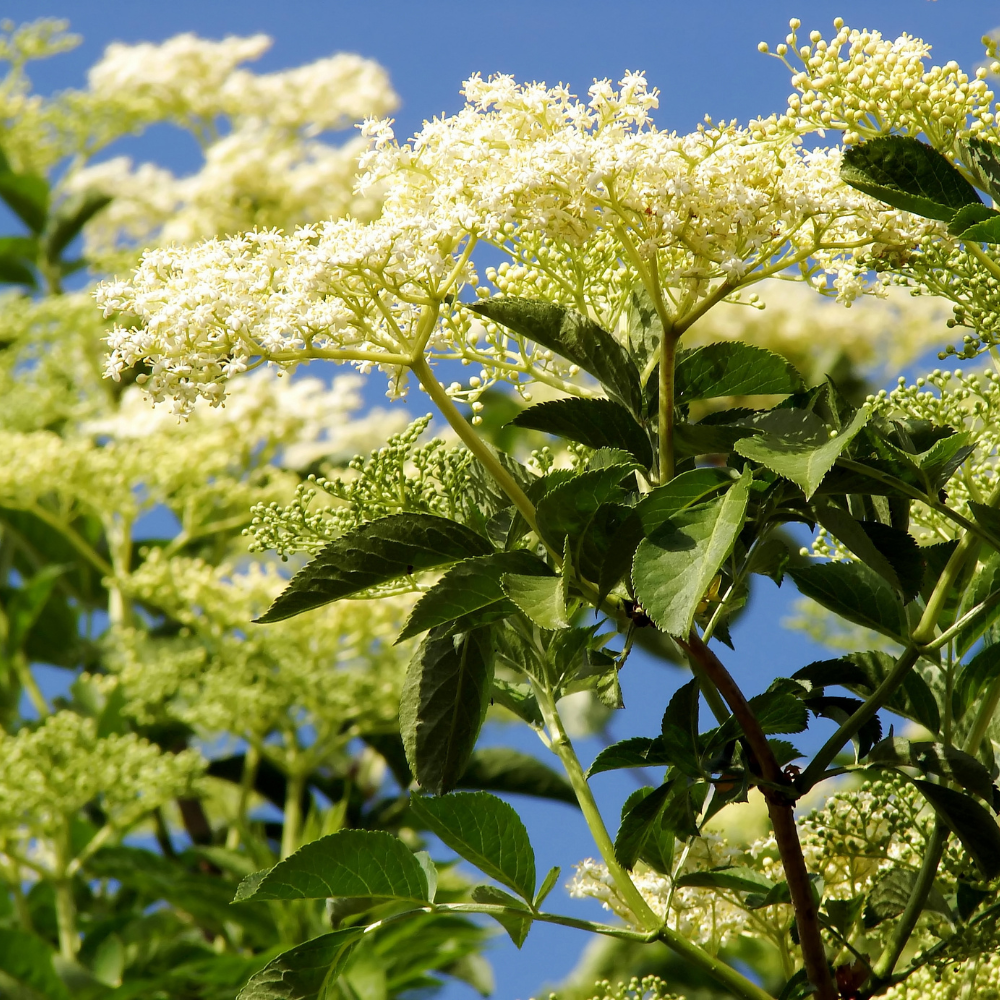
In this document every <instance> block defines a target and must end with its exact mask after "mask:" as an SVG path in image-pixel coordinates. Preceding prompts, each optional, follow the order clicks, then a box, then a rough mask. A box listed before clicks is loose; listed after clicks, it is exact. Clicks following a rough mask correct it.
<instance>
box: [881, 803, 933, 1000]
mask: <svg viewBox="0 0 1000 1000" xmlns="http://www.w3.org/2000/svg"><path fill="white" fill-rule="evenodd" d="M947 842H948V828H947V827H946V826H945V825H944V823H942V822H941V821H940V820H938V821H937V822H936V823H935V824H934V830H933V832H932V833H931V839H930V841H929V842H928V844H927V848H926V851H925V853H924V860H923V864H922V865H921V866H920V872H919V873H918V874H917V881H916V882H915V883H914V885H913V890H912V892H911V893H910V898H909V899H908V900H907V901H906V908H905V909H904V910H903V912H902V914H900V917H899V920H898V921H897V922H896V926H895V927H894V928H893V929H892V934H890V935H889V940H888V941H887V942H886V945H885V948H884V949H883V950H882V954H881V955H880V956H879V960H878V961H877V962H876V963H875V965H874V967H873V968H872V979H873V980H874V983H873V984H872V985H875V984H881V983H883V982H884V981H885V980H886V978H887V977H889V976H891V975H892V970H893V969H895V968H896V963H897V962H898V961H899V956H900V955H902V954H903V949H904V948H905V947H906V943H907V942H908V941H909V940H910V935H911V934H912V933H913V929H914V928H915V927H916V926H917V921H918V920H919V919H920V914H921V913H922V912H923V909H924V903H925V902H926V901H927V895H928V893H930V891H931V888H932V887H933V885H934V878H935V876H936V875H937V870H938V865H939V864H940V863H941V855H942V854H944V848H945V844H946V843H947Z"/></svg>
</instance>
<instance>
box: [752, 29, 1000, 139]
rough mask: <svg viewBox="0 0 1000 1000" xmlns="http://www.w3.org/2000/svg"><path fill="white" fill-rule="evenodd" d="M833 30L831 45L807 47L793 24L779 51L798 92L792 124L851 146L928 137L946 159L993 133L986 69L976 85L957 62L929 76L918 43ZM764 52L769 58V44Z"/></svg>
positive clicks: (817, 35) (817, 36)
mask: <svg viewBox="0 0 1000 1000" xmlns="http://www.w3.org/2000/svg"><path fill="white" fill-rule="evenodd" d="M833 26H834V30H835V31H836V34H835V35H834V36H833V37H832V38H830V39H824V38H823V35H822V32H820V31H817V30H813V31H810V32H809V37H808V41H807V40H806V39H804V38H800V37H799V34H798V29H799V28H800V27H801V22H800V21H799V19H798V18H792V20H791V21H790V22H789V27H790V28H791V32H790V33H789V34H788V36H787V37H786V38H785V41H784V42H783V43H782V44H780V45H778V46H777V47H776V49H775V54H776V55H777V56H778V58H780V59H781V60H782V61H783V62H784V63H785V65H787V66H788V67H789V69H790V70H791V71H792V86H793V87H794V88H795V90H796V91H798V93H797V94H793V95H792V96H791V97H789V99H788V111H787V113H786V115H785V116H784V118H785V120H786V121H787V122H788V123H789V124H791V123H794V124H795V125H796V126H797V127H801V126H803V125H805V126H809V127H812V128H816V129H828V128H830V129H843V130H844V142H845V143H846V144H848V145H850V144H852V143H856V142H860V141H861V140H862V139H870V138H872V137H874V136H877V135H887V134H889V133H893V132H902V133H907V134H909V135H920V134H923V135H924V136H926V139H927V141H929V142H930V143H931V145H932V146H934V147H935V148H936V149H940V150H944V151H953V150H954V148H955V139H956V138H958V137H959V136H961V135H963V134H969V133H976V132H981V131H983V130H987V129H989V130H992V128H993V126H994V125H995V123H996V108H995V107H994V106H993V105H992V102H993V96H994V95H993V91H992V90H990V88H989V85H988V84H987V83H986V77H987V75H988V71H987V69H986V67H980V68H978V69H977V70H976V71H975V73H974V75H973V76H972V77H970V76H969V74H967V73H964V72H962V70H961V68H960V67H959V65H958V64H957V63H956V62H954V61H951V62H948V63H945V65H944V66H931V67H930V68H927V67H926V65H925V64H926V61H927V59H928V57H929V56H930V51H931V47H930V46H929V45H928V44H927V43H926V42H924V41H922V40H921V39H919V38H914V37H912V36H911V35H906V34H903V35H900V36H899V37H898V38H896V39H894V40H891V41H890V40H889V39H887V38H884V37H883V36H882V35H881V34H880V33H879V32H878V31H870V30H867V29H865V30H863V31H858V30H857V29H851V28H849V27H847V26H846V25H845V24H844V22H843V19H842V18H839V17H838V18H837V19H836V20H835V21H834V22H833ZM759 48H760V49H761V51H762V52H768V51H769V48H768V46H767V45H766V43H761V45H760V46H759ZM795 59H797V60H798V62H799V63H800V64H801V68H796V67H795V66H794V65H793V64H792V62H791V60H795Z"/></svg>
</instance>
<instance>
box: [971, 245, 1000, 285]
mask: <svg viewBox="0 0 1000 1000" xmlns="http://www.w3.org/2000/svg"><path fill="white" fill-rule="evenodd" d="M965 249H966V251H967V252H968V253H970V254H971V255H972V256H973V257H975V258H976V260H978V261H979V263H980V264H982V265H983V267H985V268H986V270H987V271H989V272H990V274H992V275H993V277H994V278H998V279H1000V264H997V262H996V261H995V260H994V259H993V258H992V257H990V256H989V254H987V253H986V252H985V251H984V250H983V248H982V247H980V246H979V244H978V243H966V244H965Z"/></svg>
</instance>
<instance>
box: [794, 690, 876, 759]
mask: <svg viewBox="0 0 1000 1000" xmlns="http://www.w3.org/2000/svg"><path fill="white" fill-rule="evenodd" d="M806 704H807V705H808V706H809V708H810V710H811V711H812V712H814V713H815V714H816V715H818V716H820V717H822V718H825V719H833V721H834V722H836V723H837V724H838V725H843V724H844V723H845V722H846V721H847V720H848V719H849V718H850V717H851V716H852V715H853V714H854V713H855V712H857V711H858V710H859V709H860V708H861V707H862V705H863V704H864V703H863V702H861V701H858V699H857V698H845V697H842V696H840V695H820V694H813V695H810V696H809V697H808V699H807V700H806ZM880 739H882V723H881V721H880V720H879V717H878V716H877V715H874V716H872V718H870V719H869V720H868V721H867V722H865V723H864V724H863V725H862V726H861V728H860V729H859V730H858V732H857V734H856V735H855V736H854V737H853V740H854V743H855V745H856V747H857V756H858V759H859V760H860V759H861V758H863V757H867V756H868V754H869V752H870V751H871V749H872V747H873V746H875V744H876V743H878V741H879V740H880Z"/></svg>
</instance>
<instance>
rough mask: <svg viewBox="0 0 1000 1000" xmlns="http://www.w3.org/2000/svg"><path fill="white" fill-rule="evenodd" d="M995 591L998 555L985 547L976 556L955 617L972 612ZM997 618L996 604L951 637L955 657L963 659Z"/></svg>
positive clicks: (999, 583) (999, 577)
mask: <svg viewBox="0 0 1000 1000" xmlns="http://www.w3.org/2000/svg"><path fill="white" fill-rule="evenodd" d="M998 589H1000V552H997V551H996V550H995V549H991V548H985V549H984V550H983V551H982V552H981V554H980V557H979V561H978V562H977V564H976V568H975V571H974V572H973V575H972V580H971V581H970V582H969V584H968V586H967V587H966V588H965V592H964V593H963V594H962V600H961V602H960V603H959V606H958V610H957V611H956V617H957V618H961V617H963V616H964V615H966V614H967V613H969V612H971V611H973V610H974V609H975V608H977V607H979V605H981V604H982V603H983V601H985V600H986V599H987V598H988V597H990V595H991V594H995V593H996V591H997V590H998ZM998 617H1000V606H998V605H993V607H987V608H985V609H982V610H980V611H978V612H976V613H975V614H974V615H973V616H972V619H971V620H970V621H969V622H968V623H966V625H965V626H964V627H963V628H962V629H961V631H960V632H959V633H958V635H957V636H956V637H955V649H956V651H957V652H958V654H959V656H964V655H965V654H966V653H967V652H968V651H969V650H970V649H971V648H972V647H973V646H974V645H975V643H976V642H977V640H978V639H979V638H980V636H982V634H983V632H985V631H986V629H987V628H989V626H990V625H991V624H992V623H993V622H994V621H996V619H997V618H998Z"/></svg>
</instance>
